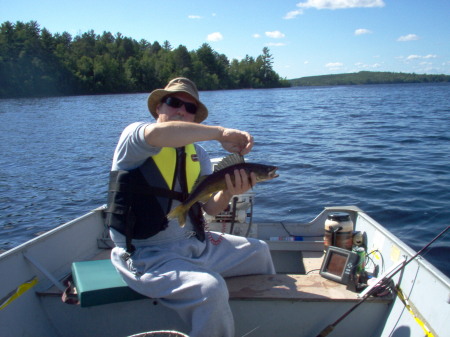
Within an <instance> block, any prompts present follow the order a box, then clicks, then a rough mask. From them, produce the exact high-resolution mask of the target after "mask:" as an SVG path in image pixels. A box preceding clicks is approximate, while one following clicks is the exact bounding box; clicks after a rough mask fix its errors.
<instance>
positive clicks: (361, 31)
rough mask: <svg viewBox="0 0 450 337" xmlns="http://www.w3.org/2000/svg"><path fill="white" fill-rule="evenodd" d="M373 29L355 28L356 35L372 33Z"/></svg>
mask: <svg viewBox="0 0 450 337" xmlns="http://www.w3.org/2000/svg"><path fill="white" fill-rule="evenodd" d="M371 33H372V31H371V30H369V29H365V28H360V29H357V30H355V35H364V34H371Z"/></svg>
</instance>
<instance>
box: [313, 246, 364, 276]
mask: <svg viewBox="0 0 450 337" xmlns="http://www.w3.org/2000/svg"><path fill="white" fill-rule="evenodd" d="M358 260H359V256H358V254H356V253H354V252H352V251H350V250H346V249H343V248H340V247H335V246H329V247H328V250H327V252H326V254H325V257H324V259H323V262H322V267H321V268H320V275H321V276H322V277H325V278H327V279H329V280H332V281H335V282H339V283H342V284H348V283H349V281H350V277H351V275H352V274H354V272H355V267H356V266H357V264H358Z"/></svg>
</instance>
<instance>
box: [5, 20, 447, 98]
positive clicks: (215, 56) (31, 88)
mask: <svg viewBox="0 0 450 337" xmlns="http://www.w3.org/2000/svg"><path fill="white" fill-rule="evenodd" d="M273 62H274V58H273V56H272V55H271V53H270V50H269V48H267V47H264V48H263V50H262V54H261V55H259V56H257V57H256V58H255V57H252V56H249V55H246V57H245V58H244V59H242V60H236V59H233V60H231V61H230V60H229V59H228V57H227V56H226V55H224V54H219V53H218V52H216V51H214V50H213V49H212V48H211V46H210V45H209V44H207V43H204V44H203V45H201V46H200V47H199V48H198V49H196V50H192V51H188V50H187V48H186V47H185V46H183V45H179V46H178V47H176V48H173V47H172V46H171V44H170V42H169V41H164V42H163V43H162V44H160V43H159V42H158V41H155V42H153V43H150V42H148V41H146V40H140V41H139V42H138V41H136V40H134V39H132V38H129V37H124V36H122V34H120V33H117V34H115V35H113V34H111V33H110V32H103V33H102V34H101V35H99V34H96V33H95V32H94V31H93V30H90V31H88V32H86V33H83V34H79V35H77V36H75V37H72V36H71V35H70V34H69V33H67V32H63V33H55V34H52V33H50V32H49V31H48V30H47V29H46V28H42V29H41V28H40V26H39V24H38V23H37V22H36V21H30V22H28V23H23V22H20V21H18V22H16V23H11V22H9V21H6V22H4V23H3V24H2V25H1V27H0V98H13V97H42V96H63V95H93V94H114V93H134V92H149V91H151V90H153V89H155V88H161V87H163V86H164V85H165V84H166V83H167V82H168V81H169V80H170V79H171V78H173V77H176V76H186V77H189V78H190V79H192V80H193V81H194V82H195V83H196V84H197V86H198V88H199V90H219V89H247V88H279V87H289V86H321V85H322V86H334V85H358V84H390V83H429V82H450V76H448V75H426V74H408V73H393V72H372V71H361V72H358V73H349V74H335V75H321V76H308V77H301V78H296V79H291V80H287V79H284V78H281V77H280V76H279V75H278V74H277V73H276V72H275V71H274V70H273Z"/></svg>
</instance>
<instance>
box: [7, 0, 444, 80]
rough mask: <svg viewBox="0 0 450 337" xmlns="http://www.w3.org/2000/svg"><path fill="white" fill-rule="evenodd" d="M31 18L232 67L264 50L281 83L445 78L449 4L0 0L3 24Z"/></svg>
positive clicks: (52, 27)
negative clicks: (206, 55) (212, 58)
mask: <svg viewBox="0 0 450 337" xmlns="http://www.w3.org/2000/svg"><path fill="white" fill-rule="evenodd" d="M6 21H10V22H12V23H15V22H17V21H21V22H24V23H25V22H29V21H37V22H38V24H39V25H40V28H41V29H42V28H46V29H47V30H48V31H50V32H51V33H52V34H55V33H63V32H68V33H70V34H71V35H72V37H75V36H77V35H81V34H83V33H85V32H87V31H89V30H94V32H95V33H96V34H99V35H101V34H102V33H103V32H105V31H106V32H111V33H112V34H114V35H115V34H117V33H121V34H122V35H123V36H126V37H130V38H133V39H135V40H137V41H140V40H141V39H145V40H147V41H148V42H151V43H153V42H155V41H158V42H159V43H160V44H162V43H163V42H164V41H169V42H170V44H171V46H172V47H174V48H176V47H178V46H179V45H183V46H185V47H186V48H187V49H188V50H196V49H198V48H199V47H200V46H201V45H202V44H203V43H208V44H209V45H210V46H211V47H212V48H213V49H214V50H215V51H216V52H218V53H220V54H224V55H226V56H227V57H228V59H229V60H230V61H231V60H232V59H237V60H241V59H243V58H245V57H246V56H247V55H248V56H251V57H254V58H256V57H258V56H259V55H262V50H263V48H264V47H269V50H270V53H271V55H272V56H273V61H274V63H273V69H274V70H275V71H276V72H277V73H278V74H279V75H280V76H281V77H283V78H287V79H293V78H299V77H305V76H316V75H326V74H339V73H352V72H358V71H363V70H367V71H392V72H406V73H417V74H447V75H450V1H448V0H302V1H298V0H297V1H295V0H294V1H288V0H273V1H272V0H221V1H218V0H190V1H187V0H157V1H154V0H127V1H126V0H108V1H105V0H77V1H66V0H39V1H36V0H0V23H4V22H6Z"/></svg>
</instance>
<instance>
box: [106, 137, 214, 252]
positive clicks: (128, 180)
mask: <svg viewBox="0 0 450 337" xmlns="http://www.w3.org/2000/svg"><path fill="white" fill-rule="evenodd" d="M199 175H200V163H199V161H198V157H197V153H196V151H195V146H194V145H193V144H190V145H187V146H186V147H184V148H179V149H175V148H169V147H165V148H162V149H161V151H160V152H159V153H158V154H157V155H155V156H152V157H149V158H148V159H147V160H146V161H145V162H144V163H143V164H142V165H141V166H140V167H138V168H136V169H133V170H130V171H125V170H118V171H111V172H110V179H109V188H108V204H107V208H106V210H105V214H106V217H105V224H106V225H107V226H108V227H112V228H114V229H115V230H117V231H118V232H119V233H121V234H123V235H125V237H126V239H127V251H128V252H129V253H131V252H132V251H133V250H134V247H133V246H132V245H131V240H132V239H147V238H149V237H152V236H154V235H156V234H157V233H159V232H160V231H162V230H164V229H166V228H167V226H168V220H167V217H166V215H167V214H168V213H169V211H170V209H171V207H172V200H173V199H175V200H178V201H181V202H182V201H184V200H185V199H186V198H187V196H188V195H189V193H190V192H191V190H192V187H193V185H194V183H195V181H196V180H197V178H198V176H199ZM177 179H179V182H180V185H181V189H182V192H176V191H174V188H175V181H176V180H177ZM189 217H190V219H191V222H192V223H193V225H194V230H195V232H196V236H197V238H198V239H199V240H201V241H204V239H205V232H204V224H205V223H204V218H203V213H202V210H201V207H200V204H199V203H196V204H195V205H194V206H193V207H191V209H190V210H189Z"/></svg>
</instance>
